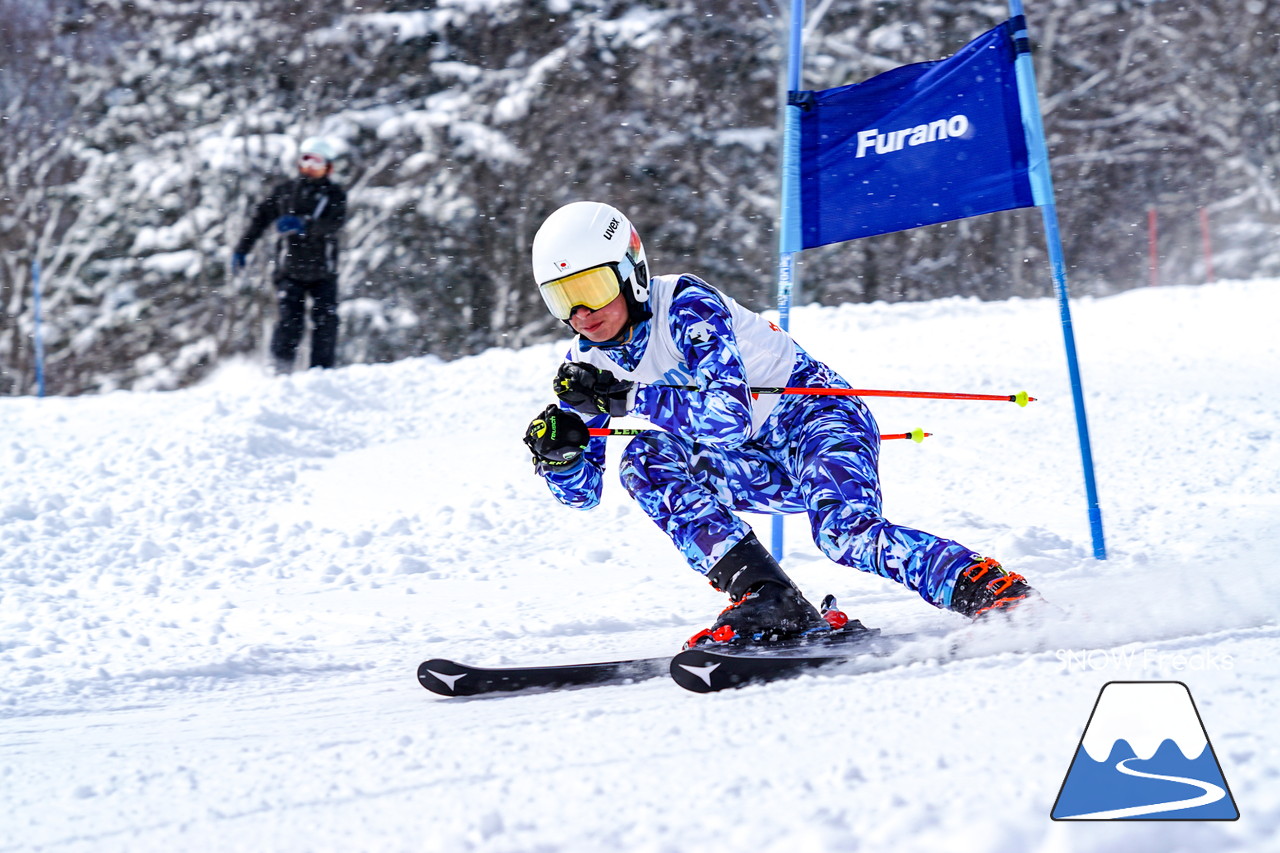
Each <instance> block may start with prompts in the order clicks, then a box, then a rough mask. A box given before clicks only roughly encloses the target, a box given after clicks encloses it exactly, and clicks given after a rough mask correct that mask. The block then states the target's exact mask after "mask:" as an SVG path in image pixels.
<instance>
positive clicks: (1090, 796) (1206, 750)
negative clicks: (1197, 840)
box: [1051, 681, 1240, 820]
mask: <svg viewBox="0 0 1280 853" xmlns="http://www.w3.org/2000/svg"><path fill="white" fill-rule="evenodd" d="M1051 816H1052V818H1053V819H1054V820H1235V819H1237V818H1238V817H1240V812H1239V810H1238V809H1237V808H1236V803H1235V800H1234V799H1233V798H1232V796H1231V791H1230V790H1229V789H1228V788H1227V780H1226V779H1225V778H1224V777H1223V775H1222V767H1221V766H1220V765H1219V764H1218V757H1217V755H1216V754H1214V751H1213V745H1212V744H1210V743H1209V735H1208V733H1207V732H1205V728H1204V723H1203V722H1201V720H1200V713H1199V711H1197V710H1196V705H1195V702H1194V701H1193V700H1192V699H1191V691H1190V690H1188V689H1187V686H1186V685H1185V684H1183V683H1182V682H1180V681H1112V682H1109V683H1107V684H1105V685H1103V688H1102V692H1100V693H1099V694H1098V701H1097V704H1095V705H1094V707H1093V713H1092V714H1091V715H1090V716H1089V722H1088V724H1087V725H1086V726H1085V730H1084V734H1083V735H1082V736H1081V738H1080V745H1079V746H1078V747H1077V748H1076V754H1075V758H1074V759H1072V761H1071V767H1070V769H1068V770H1067V777H1066V779H1064V780H1063V782H1062V790H1061V791H1059V792H1058V800H1057V802H1056V803H1054V805H1053V812H1052V814H1051Z"/></svg>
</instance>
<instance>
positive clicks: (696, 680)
mask: <svg viewBox="0 0 1280 853" xmlns="http://www.w3.org/2000/svg"><path fill="white" fill-rule="evenodd" d="M720 666H721V661H718V660H716V659H715V656H714V655H711V654H709V653H707V652H706V651H704V650H702V649H686V650H685V651H683V652H681V653H680V654H678V655H676V656H675V657H673V658H672V659H671V678H672V680H673V681H675V683H676V684H679V685H680V686H681V687H683V688H684V689H685V690H692V691H693V692H694V693H711V692H713V691H715V690H718V689H720V687H721V685H720V684H718V683H717V680H716V679H714V675H715V671H716V670H717V669H719V668H720Z"/></svg>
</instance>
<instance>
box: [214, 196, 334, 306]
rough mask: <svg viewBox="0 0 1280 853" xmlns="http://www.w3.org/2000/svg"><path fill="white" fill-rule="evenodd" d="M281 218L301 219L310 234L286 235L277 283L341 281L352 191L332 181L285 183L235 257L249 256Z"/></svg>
mask: <svg viewBox="0 0 1280 853" xmlns="http://www.w3.org/2000/svg"><path fill="white" fill-rule="evenodd" d="M281 216H297V217H299V218H301V219H302V221H303V222H304V223H305V224H306V228H305V229H304V230H303V231H302V232H301V233H296V234H282V235H280V240H279V241H278V242H277V244H276V268H275V275H276V279H285V278H288V279H293V280H294V281H318V280H320V279H325V278H336V277H337V275H338V231H339V230H340V229H341V228H342V223H343V222H345V221H346V218H347V193H346V191H345V190H343V189H342V187H340V186H338V185H337V184H335V183H331V182H330V181H329V179H328V178H321V179H319V180H315V179H312V178H303V177H298V178H294V179H293V180H291V181H285V182H284V183H283V184H280V185H279V186H277V187H276V188H275V189H273V190H272V191H271V194H270V195H269V196H267V197H266V198H265V199H263V201H262V202H261V203H260V204H259V205H258V207H257V208H256V209H255V210H254V212H253V218H252V219H250V220H249V227H248V228H246V229H245V232H244V235H243V236H242V237H241V238H240V242H238V243H236V248H235V251H236V252H238V253H240V254H242V255H247V254H249V250H250V249H251V248H253V244H254V243H255V242H257V240H258V238H259V237H261V236H262V232H263V231H265V230H266V229H267V228H268V227H269V226H271V225H272V224H273V223H274V222H275V221H276V220H277V219H279V218H280V217H281Z"/></svg>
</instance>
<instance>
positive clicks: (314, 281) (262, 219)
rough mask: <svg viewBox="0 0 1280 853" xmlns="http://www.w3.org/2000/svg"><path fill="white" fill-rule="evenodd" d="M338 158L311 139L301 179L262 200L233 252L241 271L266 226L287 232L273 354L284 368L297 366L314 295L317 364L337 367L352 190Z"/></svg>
mask: <svg viewBox="0 0 1280 853" xmlns="http://www.w3.org/2000/svg"><path fill="white" fill-rule="evenodd" d="M335 156H336V155H335V152H334V149H333V146H332V145H330V144H329V142H328V141H327V140H325V139H323V138H321V137H311V138H310V139H307V140H305V141H304V142H303V143H302V145H301V147H300V148H299V149H298V177H296V178H294V179H292V180H289V181H285V182H284V183H282V184H280V185H279V186H277V187H276V188H275V189H273V190H272V191H271V194H270V195H268V196H267V197H266V198H265V199H264V200H263V201H262V202H261V203H259V204H258V206H257V208H256V209H255V210H254V212H253V218H252V219H251V220H250V221H249V227H248V228H246V229H245V232H244V235H243V236H241V237H240V241H239V242H238V243H236V247H235V250H234V252H233V253H232V255H231V268H232V270H233V271H237V272H238V271H239V270H241V269H242V268H243V267H244V264H245V256H246V255H248V254H249V250H250V249H252V248H253V244H254V243H255V242H257V240H258V238H259V237H261V236H262V232H264V231H265V230H267V227H268V226H269V225H271V224H272V223H273V222H274V223H275V227H276V231H277V232H278V233H279V234H280V240H279V242H278V243H277V246H276V266H275V282H276V296H277V297H278V299H279V306H280V316H279V320H278V322H277V323H276V328H275V332H274V333H273V334H272V336H271V357H272V359H273V361H274V362H275V364H274V366H275V371H276V373H278V374H279V373H289V372H291V371H292V370H293V363H294V358H295V356H296V355H297V352H298V344H299V343H301V341H302V334H303V331H304V326H305V316H306V304H307V299H308V297H309V298H310V299H311V366H312V367H333V363H334V357H335V353H336V350H337V346H338V231H339V230H340V229H341V228H342V224H343V222H344V221H346V218H347V194H346V192H345V191H344V190H343V189H342V188H341V187H339V186H338V185H337V184H335V183H333V182H331V181H330V180H329V175H330V173H332V171H333V161H334V157H335Z"/></svg>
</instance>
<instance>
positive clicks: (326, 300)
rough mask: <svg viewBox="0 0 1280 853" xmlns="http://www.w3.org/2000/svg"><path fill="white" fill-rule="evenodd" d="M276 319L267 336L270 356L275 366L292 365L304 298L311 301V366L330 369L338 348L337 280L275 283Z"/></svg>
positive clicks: (303, 320)
mask: <svg viewBox="0 0 1280 853" xmlns="http://www.w3.org/2000/svg"><path fill="white" fill-rule="evenodd" d="M276 297H277V298H278V299H279V302H280V319H279V321H278V322H277V323H276V329H275V332H274V333H273V334H272V335H271V356H272V358H274V359H275V360H276V362H277V363H282V364H289V365H292V364H293V359H294V357H295V356H296V355H297V352H298V344H299V343H301V342H302V333H303V331H304V330H305V324H306V310H307V298H308V297H310V299H311V366H312V367H333V361H334V357H335V353H336V351H337V348H338V280H337V278H322V279H318V280H316V281H298V280H296V279H292V278H283V279H280V280H279V281H277V282H276Z"/></svg>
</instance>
